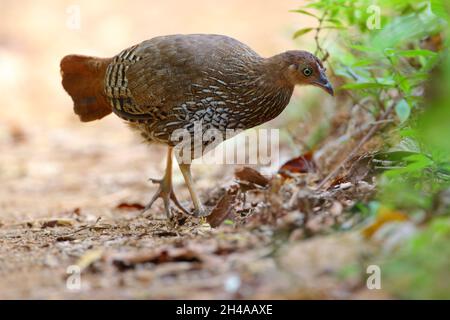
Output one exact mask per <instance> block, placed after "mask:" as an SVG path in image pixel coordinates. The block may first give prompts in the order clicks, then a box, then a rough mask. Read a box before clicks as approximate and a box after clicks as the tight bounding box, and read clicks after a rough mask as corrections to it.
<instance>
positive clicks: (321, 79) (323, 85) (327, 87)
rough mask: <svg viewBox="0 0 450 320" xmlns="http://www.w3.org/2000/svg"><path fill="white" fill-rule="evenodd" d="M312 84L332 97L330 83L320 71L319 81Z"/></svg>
mask: <svg viewBox="0 0 450 320" xmlns="http://www.w3.org/2000/svg"><path fill="white" fill-rule="evenodd" d="M313 84H314V85H315V86H317V87H319V88H322V89H323V90H325V92H327V93H328V94H329V95H331V96H334V90H333V86H332V85H331V83H330V81H328V78H327V76H326V75H325V71H322V72H321V73H320V77H319V80H318V81H316V82H314V83H313Z"/></svg>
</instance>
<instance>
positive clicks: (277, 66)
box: [261, 53, 294, 89]
mask: <svg viewBox="0 0 450 320" xmlns="http://www.w3.org/2000/svg"><path fill="white" fill-rule="evenodd" d="M289 65H290V63H289V61H288V59H287V57H286V53H280V54H277V55H274V56H272V57H269V58H265V59H263V61H262V64H261V67H262V70H263V74H264V75H265V78H266V79H267V81H269V82H271V83H272V84H275V85H277V86H279V87H284V88H292V89H293V88H294V85H293V84H292V82H291V81H290V79H289V77H288V73H287V69H288V67H289Z"/></svg>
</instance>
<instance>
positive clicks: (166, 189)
mask: <svg viewBox="0 0 450 320" xmlns="http://www.w3.org/2000/svg"><path fill="white" fill-rule="evenodd" d="M149 180H150V181H152V182H153V183H158V184H159V187H158V190H157V191H156V192H155V194H154V195H153V197H152V199H151V200H150V202H149V203H148V204H147V205H146V206H145V208H144V209H143V210H142V214H143V213H145V212H146V211H148V210H150V208H151V207H152V205H153V203H154V202H155V201H156V199H158V198H161V199H162V200H163V202H164V211H165V213H166V216H167V218H169V219H170V218H171V217H172V212H171V211H170V202H173V203H174V204H175V206H176V207H177V208H178V209H180V210H181V211H182V212H184V213H186V214H189V211H188V210H186V209H185V208H184V207H183V206H182V205H181V203H180V202H179V201H178V199H177V197H176V196H175V193H174V192H173V189H172V186H171V184H168V183H166V182H165V181H164V179H149Z"/></svg>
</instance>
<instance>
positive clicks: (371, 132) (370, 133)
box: [317, 104, 395, 190]
mask: <svg viewBox="0 0 450 320" xmlns="http://www.w3.org/2000/svg"><path fill="white" fill-rule="evenodd" d="M394 105H395V104H392V105H391V106H390V107H389V108H387V109H386V110H385V111H384V112H383V114H381V116H380V117H379V118H378V119H377V121H376V122H374V123H373V124H372V125H373V127H372V128H370V130H369V131H368V132H367V134H366V135H365V136H364V137H363V138H362V139H361V141H360V142H359V143H358V145H357V146H356V147H355V148H353V150H352V151H351V152H350V153H349V154H348V156H347V157H346V158H345V159H344V160H342V161H341V163H339V165H338V166H337V167H336V168H334V169H333V171H331V172H330V173H329V174H328V175H327V176H326V177H325V178H324V179H323V180H322V181H321V182H320V183H319V185H318V186H317V190H318V189H321V188H323V186H324V185H325V184H326V183H328V181H330V180H331V179H333V178H334V177H335V176H336V175H337V174H338V173H339V171H340V170H341V168H342V167H343V166H345V165H346V164H347V162H349V161H350V160H351V159H352V158H353V157H354V156H355V154H356V152H358V150H359V149H361V147H362V146H363V145H364V144H365V143H366V142H367V141H369V139H370V138H372V136H373V135H374V134H375V132H376V131H377V130H378V129H379V128H380V126H381V125H382V124H384V123H385V122H386V120H387V117H388V116H389V114H390V113H391V111H392V109H393V108H394Z"/></svg>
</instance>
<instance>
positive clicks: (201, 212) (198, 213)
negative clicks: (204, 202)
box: [192, 206, 210, 218]
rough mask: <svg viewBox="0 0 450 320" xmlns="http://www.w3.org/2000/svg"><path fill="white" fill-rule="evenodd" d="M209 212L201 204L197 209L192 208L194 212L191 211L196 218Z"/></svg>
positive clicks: (207, 214)
mask: <svg viewBox="0 0 450 320" xmlns="http://www.w3.org/2000/svg"><path fill="white" fill-rule="evenodd" d="M209 214H210V212H209V211H208V210H206V209H205V208H204V207H203V206H202V207H200V208H199V209H194V212H193V213H192V215H193V216H194V217H198V218H201V217H206V216H209Z"/></svg>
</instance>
